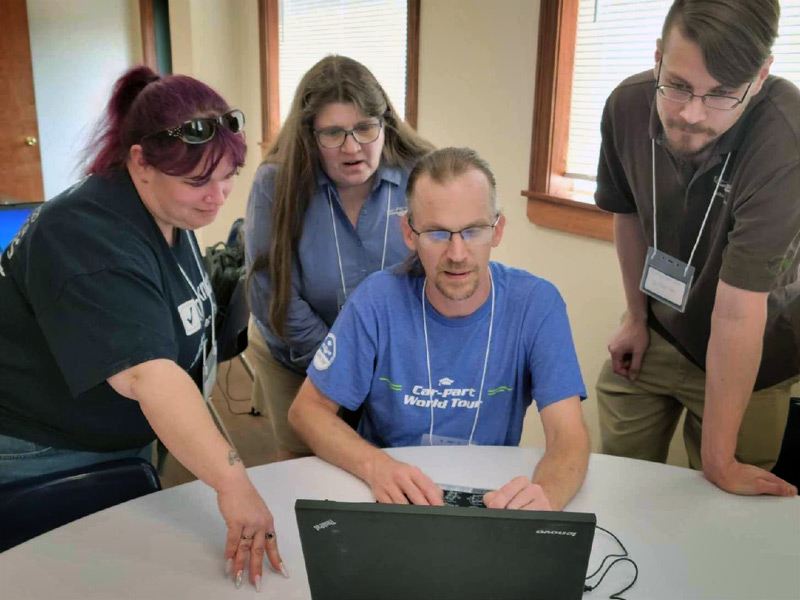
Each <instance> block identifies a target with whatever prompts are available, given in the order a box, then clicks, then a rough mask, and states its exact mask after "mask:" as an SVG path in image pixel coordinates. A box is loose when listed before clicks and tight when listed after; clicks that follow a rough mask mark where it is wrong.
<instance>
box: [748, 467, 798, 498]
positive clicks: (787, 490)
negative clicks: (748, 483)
mask: <svg viewBox="0 0 800 600" xmlns="http://www.w3.org/2000/svg"><path fill="white" fill-rule="evenodd" d="M755 489H756V493H757V494H768V495H770V496H796V495H797V488H796V487H794V486H793V485H792V484H790V483H789V482H787V481H784V480H783V479H781V478H780V477H778V476H777V475H773V474H772V473H770V472H769V471H764V472H763V474H761V475H760V476H759V477H758V479H756V480H755Z"/></svg>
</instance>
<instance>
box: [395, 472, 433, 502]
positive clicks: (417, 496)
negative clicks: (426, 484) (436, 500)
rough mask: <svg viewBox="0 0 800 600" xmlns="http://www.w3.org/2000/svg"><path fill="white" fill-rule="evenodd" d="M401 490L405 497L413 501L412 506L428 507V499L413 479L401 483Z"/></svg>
mask: <svg viewBox="0 0 800 600" xmlns="http://www.w3.org/2000/svg"><path fill="white" fill-rule="evenodd" d="M400 489H402V490H403V495H404V496H405V497H406V498H408V499H409V500H410V501H411V504H416V505H418V506H428V504H429V502H428V499H427V498H426V497H425V494H424V493H422V490H420V489H419V488H418V487H417V484H416V483H414V481H413V480H412V479H411V478H408V479H406V480H404V481H401V482H400Z"/></svg>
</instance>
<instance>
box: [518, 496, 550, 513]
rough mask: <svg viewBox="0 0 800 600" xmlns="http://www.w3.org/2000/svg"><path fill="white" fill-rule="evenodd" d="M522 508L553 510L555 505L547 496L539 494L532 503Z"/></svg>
mask: <svg viewBox="0 0 800 600" xmlns="http://www.w3.org/2000/svg"><path fill="white" fill-rule="evenodd" d="M520 510H543V511H552V510H553V506H552V505H551V504H550V500H548V499H547V497H546V496H539V497H537V498H536V499H535V500H534V501H533V502H531V503H530V504H526V505H525V506H523V507H522V508H521V509H520Z"/></svg>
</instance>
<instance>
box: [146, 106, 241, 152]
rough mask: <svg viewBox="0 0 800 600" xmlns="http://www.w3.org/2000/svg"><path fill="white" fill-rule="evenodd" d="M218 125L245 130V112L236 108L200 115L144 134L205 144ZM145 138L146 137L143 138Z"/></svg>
mask: <svg viewBox="0 0 800 600" xmlns="http://www.w3.org/2000/svg"><path fill="white" fill-rule="evenodd" d="M218 127H224V128H225V129H227V130H228V131H230V132H231V133H242V132H244V113H243V112H242V111H241V110H239V109H238V108H235V109H233V110H231V111H228V112H226V113H225V114H223V115H220V116H218V117H198V118H196V119H189V120H188V121H185V122H184V123H181V124H180V125H178V126H176V127H172V128H170V129H164V130H162V131H157V132H156V133H151V134H149V135H146V136H144V137H145V138H148V137H151V136H154V135H167V136H169V137H172V138H177V139H179V140H181V141H183V142H185V143H187V144H205V143H206V142H207V141H209V140H211V139H212V138H213V137H214V134H215V133H216V132H217V128H218ZM142 139H144V138H142Z"/></svg>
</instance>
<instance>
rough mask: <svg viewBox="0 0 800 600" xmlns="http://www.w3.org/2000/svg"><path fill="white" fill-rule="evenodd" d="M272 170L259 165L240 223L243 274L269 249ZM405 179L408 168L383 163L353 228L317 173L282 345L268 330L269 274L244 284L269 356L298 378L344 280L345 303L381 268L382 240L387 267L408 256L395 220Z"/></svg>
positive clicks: (331, 187)
mask: <svg viewBox="0 0 800 600" xmlns="http://www.w3.org/2000/svg"><path fill="white" fill-rule="evenodd" d="M277 169H278V165H275V164H263V165H261V166H260V167H259V168H258V170H257V171H256V175H255V179H254V180H253V188H252V190H251V191H250V197H249V199H248V201H247V213H246V218H245V224H244V236H245V257H246V264H247V267H248V269H249V268H250V266H251V265H252V264H253V262H254V261H255V259H256V257H258V256H259V255H260V254H262V253H264V252H266V251H268V250H269V247H270V244H271V240H272V234H271V232H272V202H273V196H274V190H275V175H276V173H277ZM407 181H408V171H407V170H406V169H403V168H399V167H387V166H385V165H381V167H380V168H379V169H378V171H377V173H376V177H375V184H374V186H373V188H372V191H371V192H370V195H369V196H368V197H367V199H366V201H365V202H364V205H363V206H362V207H361V212H360V213H359V215H358V221H357V224H356V226H355V227H353V224H352V223H351V222H350V220H349V219H348V218H347V215H346V214H345V212H344V208H343V207H342V204H341V201H340V200H339V193H338V191H337V189H336V185H335V184H334V183H333V181H331V179H330V178H329V177H328V176H327V175H326V174H325V173H324V172H322V171H320V172H319V174H318V175H317V182H316V183H317V185H316V189H315V190H314V193H313V195H312V197H311V201H310V202H309V205H308V209H307V210H306V213H305V216H304V219H303V233H302V235H301V237H300V242H299V246H298V249H297V251H296V253H295V256H294V259H293V261H292V290H291V298H290V302H289V307H288V311H287V314H286V335H287V339H286V341H284V340H282V339H280V338H279V337H278V336H277V335H276V334H275V333H274V332H273V331H272V330H271V328H270V327H269V325H268V323H269V319H268V313H269V302H270V289H271V286H270V281H269V277H268V274H267V272H266V270H263V269H262V270H260V271H258V272H257V273H255V274H254V276H253V277H252V279H251V281H250V286H249V295H248V300H249V302H250V310H251V312H252V313H253V316H254V318H255V322H256V325H257V326H258V329H259V331H260V332H261V334H262V335H263V336H264V340H265V341H266V343H267V346H269V348H270V351H271V352H272V355H273V356H274V357H275V359H276V360H277V361H279V362H280V363H282V364H283V365H284V366H286V367H287V368H290V369H292V370H293V371H296V372H298V373H303V372H304V371H305V369H306V368H307V367H308V364H309V363H310V362H311V359H312V358H313V356H314V352H315V351H316V350H317V347H318V346H319V344H320V343H321V342H322V340H323V339H324V338H325V336H326V335H327V334H328V329H330V327H331V325H333V322H334V320H335V319H336V315H337V314H338V312H339V308H340V306H341V304H342V303H343V302H344V299H345V293H344V291H343V289H342V287H343V286H342V274H343V275H344V288H345V289H346V296H347V297H349V296H350V295H351V294H352V292H353V290H354V289H355V288H356V286H358V284H359V283H361V282H362V281H363V280H364V279H365V278H366V277H367V275H369V274H371V273H373V272H375V271H378V270H380V268H381V262H382V258H383V250H384V239H386V257H385V260H383V265H384V266H385V267H390V266H391V265H394V264H396V263H398V262H400V261H402V260H403V259H404V258H405V257H406V255H407V254H408V248H407V247H406V245H405V243H404V242H403V237H402V231H401V229H400V219H401V217H402V216H403V215H404V214H405V212H406V198H405V192H406V183H407ZM387 205H388V210H389V224H388V225H389V226H388V232H387V228H386V219H387V216H386V213H387ZM331 207H332V208H333V218H331ZM334 223H335V228H336V229H335V234H334ZM337 238H338V249H339V250H338V253H337ZM339 256H341V271H340V269H339Z"/></svg>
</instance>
